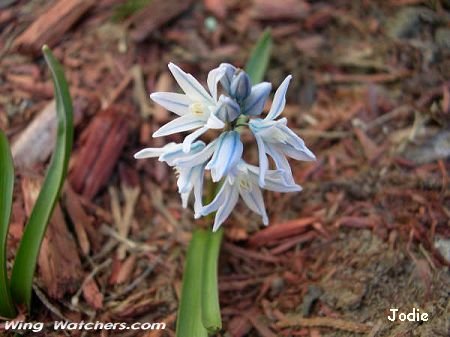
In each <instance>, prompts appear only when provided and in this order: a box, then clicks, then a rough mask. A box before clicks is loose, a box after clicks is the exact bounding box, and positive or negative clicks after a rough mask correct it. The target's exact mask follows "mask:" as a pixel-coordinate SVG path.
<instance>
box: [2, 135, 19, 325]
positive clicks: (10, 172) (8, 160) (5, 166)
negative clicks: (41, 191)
mask: <svg viewBox="0 0 450 337" xmlns="http://www.w3.org/2000/svg"><path fill="white" fill-rule="evenodd" d="M13 188H14V166H13V160H12V156H11V149H10V147H9V143H8V139H7V138H6V135H5V134H4V133H3V132H2V131H1V130H0V316H3V317H8V318H13V317H14V316H15V314H16V310H15V307H14V303H13V301H12V297H11V291H10V289H9V280H8V274H7V269H6V261H7V253H6V242H7V238H8V230H9V218H10V216H11V206H12V198H13Z"/></svg>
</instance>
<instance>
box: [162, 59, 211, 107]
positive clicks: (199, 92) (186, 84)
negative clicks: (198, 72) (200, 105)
mask: <svg viewBox="0 0 450 337" xmlns="http://www.w3.org/2000/svg"><path fill="white" fill-rule="evenodd" d="M169 70H170V72H171V73H172V75H173V77H175V80H176V81H177V83H178V85H179V86H180V87H181V89H183V91H184V92H185V93H186V95H187V96H189V98H191V99H192V100H194V101H199V102H204V101H206V102H209V103H211V104H213V103H214V101H213V100H212V98H211V96H210V95H209V94H208V92H207V91H206V90H205V88H204V87H203V86H202V85H201V84H200V83H199V82H198V81H197V80H196V79H195V78H194V76H192V75H191V74H187V73H185V72H184V71H183V70H181V68H180V67H178V66H177V65H175V64H173V63H169Z"/></svg>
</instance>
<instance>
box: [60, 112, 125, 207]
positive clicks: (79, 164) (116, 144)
mask: <svg viewBox="0 0 450 337" xmlns="http://www.w3.org/2000/svg"><path fill="white" fill-rule="evenodd" d="M127 137H128V122H127V116H126V113H124V112H123V111H122V110H121V109H119V108H118V107H117V106H111V107H109V108H108V109H106V110H103V111H102V112H101V113H99V114H98V115H97V116H96V117H95V118H94V119H93V120H92V121H91V123H90V124H89V126H88V127H87V129H86V130H85V133H84V135H82V136H81V138H82V139H85V142H84V143H83V144H82V145H81V148H80V150H79V153H78V155H77V156H76V158H75V163H74V164H73V167H72V170H71V172H70V174H69V180H70V182H71V185H72V186H73V188H74V190H75V191H76V192H78V193H80V194H81V195H83V196H85V197H86V198H88V199H92V198H93V197H94V196H95V195H96V194H97V192H98V191H99V190H100V189H101V188H102V187H103V186H104V184H105V183H106V182H108V180H109V177H110V176H111V174H112V172H113V169H114V167H115V165H116V163H117V160H118V159H119V156H120V154H121V151H122V148H123V146H124V145H125V142H126V140H127Z"/></svg>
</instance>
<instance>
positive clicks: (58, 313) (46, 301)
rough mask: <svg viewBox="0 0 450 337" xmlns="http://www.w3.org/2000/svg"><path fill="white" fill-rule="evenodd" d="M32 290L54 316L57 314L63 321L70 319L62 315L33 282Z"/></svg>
mask: <svg viewBox="0 0 450 337" xmlns="http://www.w3.org/2000/svg"><path fill="white" fill-rule="evenodd" d="M33 290H34V292H35V293H36V296H37V297H38V298H39V299H40V300H41V302H42V303H43V304H44V305H45V306H46V307H47V308H48V309H49V310H50V311H51V312H52V313H54V314H55V315H56V316H58V317H59V318H61V319H63V320H65V321H70V320H69V319H68V318H67V317H66V316H64V315H63V314H62V313H61V311H59V309H58V308H57V307H55V306H54V305H53V304H51V303H50V301H49V300H48V299H47V296H45V294H44V292H42V291H41V289H39V287H38V286H36V285H34V284H33Z"/></svg>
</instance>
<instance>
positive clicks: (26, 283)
mask: <svg viewBox="0 0 450 337" xmlns="http://www.w3.org/2000/svg"><path fill="white" fill-rule="evenodd" d="M42 51H43V53H44V57H45V60H46V62H47V65H48V66H49V68H50V71H51V74H52V79H53V85H54V88H55V98H56V111H57V115H58V131H57V140H56V146H55V152H54V153H53V157H52V160H51V162H50V166H49V168H48V171H47V175H46V177H45V180H44V183H43V185H42V189H41V191H40V193H39V196H38V198H37V200H36V204H35V206H34V208H33V210H32V212H31V215H30V219H29V220H28V223H27V225H26V227H25V231H24V233H23V237H22V240H21V242H20V246H19V249H18V251H17V255H16V260H15V263H14V267H13V272H12V275H11V291H12V296H13V299H14V301H15V302H17V303H24V304H26V305H27V307H28V309H29V308H30V304H31V293H32V285H33V276H34V272H35V269H36V261H37V258H38V255H39V250H40V247H41V243H42V240H43V238H44V235H45V230H46V229H47V225H48V222H49V220H50V217H51V215H52V213H53V209H54V207H55V204H56V202H57V200H58V197H59V192H60V190H61V187H62V185H63V183H64V179H65V177H66V173H67V166H68V162H69V157H70V151H71V149H72V141H73V117H72V100H71V98H70V93H69V88H68V86H67V82H66V79H65V77H64V73H63V70H62V67H61V65H60V64H59V62H58V61H57V60H56V58H55V57H54V56H53V54H52V52H51V50H50V49H49V48H48V47H47V46H44V47H43V48H42Z"/></svg>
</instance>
